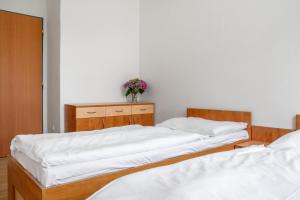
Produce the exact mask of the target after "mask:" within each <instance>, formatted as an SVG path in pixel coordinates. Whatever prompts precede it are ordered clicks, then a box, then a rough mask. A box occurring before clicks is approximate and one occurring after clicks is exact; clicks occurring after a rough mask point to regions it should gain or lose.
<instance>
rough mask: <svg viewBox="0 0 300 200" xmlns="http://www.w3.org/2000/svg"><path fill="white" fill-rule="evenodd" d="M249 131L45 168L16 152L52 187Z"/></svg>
mask: <svg viewBox="0 0 300 200" xmlns="http://www.w3.org/2000/svg"><path fill="white" fill-rule="evenodd" d="M248 137H249V136H248V133H247V131H240V132H237V133H231V134H226V135H222V136H217V137H210V138H207V137H206V139H204V140H203V139H202V140H194V141H191V142H188V143H184V144H181V145H175V146H166V147H165V148H158V149H154V150H151V151H145V152H140V153H135V154H130V155H125V156H119V157H115V158H108V159H100V160H92V161H85V162H78V163H71V164H64V165H59V166H48V167H43V166H41V165H40V163H38V162H36V161H34V160H32V159H31V158H29V157H28V156H26V155H25V154H24V153H22V152H20V151H15V152H14V154H13V156H14V157H15V158H16V160H17V161H18V162H19V163H21V164H22V165H23V167H24V168H25V169H27V170H28V171H29V172H30V173H31V174H32V175H33V176H34V177H35V178H36V179H37V180H38V181H39V182H40V183H41V184H42V185H43V186H45V187H50V186H54V185H58V184H63V183H68V182H72V181H76V180H81V179H83V178H89V177H92V176H96V175H101V174H106V173H110V172H115V171H119V170H124V169H128V168H131V167H136V166H141V165H145V164H148V163H153V162H158V161H161V160H164V159H168V158H171V157H176V156H180V155H184V154H188V153H194V152H197V151H201V150H205V149H210V148H214V147H219V146H223V145H226V144H230V143H233V142H236V141H239V140H244V139H248Z"/></svg>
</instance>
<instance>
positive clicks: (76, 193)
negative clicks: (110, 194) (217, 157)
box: [8, 141, 244, 200]
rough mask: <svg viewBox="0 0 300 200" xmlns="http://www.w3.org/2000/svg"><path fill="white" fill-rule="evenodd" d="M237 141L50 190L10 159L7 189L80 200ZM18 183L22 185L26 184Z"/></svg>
mask: <svg viewBox="0 0 300 200" xmlns="http://www.w3.org/2000/svg"><path fill="white" fill-rule="evenodd" d="M240 142H244V141H240ZM240 142H236V143H234V144H230V145H226V146H222V147H218V148H213V149H209V150H205V151H201V152H197V153H193V154H187V155H183V156H179V157H175V158H170V159H167V160H164V161H161V162H157V163H151V164H148V165H144V166H140V167H135V168H130V169H127V170H122V171H119V172H115V173H110V174H106V175H101V176H96V177H92V178H89V179H84V180H80V181H76V182H72V183H68V184H63V185H59V186H55V187H50V188H44V187H41V186H40V184H39V183H37V182H36V181H35V180H34V178H33V177H32V176H31V175H30V174H29V173H28V172H27V171H26V170H25V169H24V168H23V167H22V166H21V165H20V164H19V163H18V162H17V161H15V160H14V159H13V158H11V157H10V158H9V163H10V164H9V168H8V170H9V176H10V180H11V181H10V183H9V185H10V188H16V189H17V190H18V191H19V193H20V194H21V195H22V196H23V197H24V196H26V198H24V199H25V200H69V199H72V200H82V199H85V198H87V197H89V196H90V195H91V194H93V193H94V192H96V191H98V190H99V189H100V188H102V187H104V186H105V185H107V184H108V183H110V182H111V181H113V180H115V179H117V178H119V177H122V176H125V175H128V174H132V173H135V172H139V171H143V170H147V169H151V168H155V167H160V166H166V165H170V164H174V163H178V162H181V161H184V160H188V159H192V158H196V157H200V156H204V155H208V154H212V153H217V152H222V151H229V150H233V149H234V146H235V145H236V144H238V143H240ZM20 183H25V185H23V184H20ZM9 196H10V197H13V196H14V190H10V191H9ZM27 197H29V198H27Z"/></svg>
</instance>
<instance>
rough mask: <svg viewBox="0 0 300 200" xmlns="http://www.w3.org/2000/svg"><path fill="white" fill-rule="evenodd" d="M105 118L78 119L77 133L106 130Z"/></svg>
mask: <svg viewBox="0 0 300 200" xmlns="http://www.w3.org/2000/svg"><path fill="white" fill-rule="evenodd" d="M104 119H105V118H104V117H95V118H94V117H93V118H84V119H76V131H93V130H100V129H103V128H104Z"/></svg>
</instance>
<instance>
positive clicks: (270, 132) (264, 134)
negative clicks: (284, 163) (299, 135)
mask: <svg viewBox="0 0 300 200" xmlns="http://www.w3.org/2000/svg"><path fill="white" fill-rule="evenodd" d="M293 131H294V130H292V129H282V128H271V127H263V126H252V135H251V140H256V141H262V142H267V143H271V142H273V141H275V140H277V139H278V138H280V137H281V136H283V135H286V134H288V133H290V132H293Z"/></svg>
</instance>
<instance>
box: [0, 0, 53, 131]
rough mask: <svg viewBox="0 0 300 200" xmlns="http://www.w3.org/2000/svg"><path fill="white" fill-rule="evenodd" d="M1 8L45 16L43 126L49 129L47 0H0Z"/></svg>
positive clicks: (45, 129)
mask: <svg viewBox="0 0 300 200" xmlns="http://www.w3.org/2000/svg"><path fill="white" fill-rule="evenodd" d="M0 10H6V11H11V12H17V13H21V14H26V15H32V16H36V17H43V18H44V33H45V34H44V41H43V46H44V50H43V53H44V55H43V56H44V58H43V62H44V63H43V81H44V93H43V94H44V96H43V99H44V100H43V101H44V102H43V128H44V131H47V49H48V48H47V8H46V0H0Z"/></svg>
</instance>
